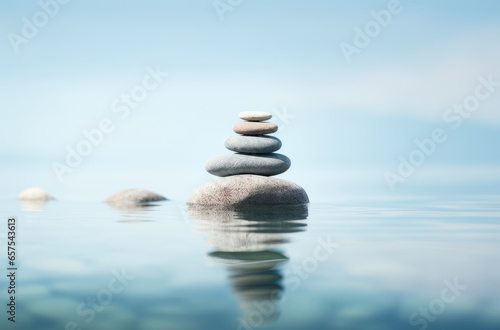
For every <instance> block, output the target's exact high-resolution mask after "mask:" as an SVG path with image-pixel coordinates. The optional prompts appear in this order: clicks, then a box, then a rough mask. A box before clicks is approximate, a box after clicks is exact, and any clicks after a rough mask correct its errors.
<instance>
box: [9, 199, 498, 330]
mask: <svg viewBox="0 0 500 330" xmlns="http://www.w3.org/2000/svg"><path fill="white" fill-rule="evenodd" d="M0 205H1V210H2V211H3V212H9V213H3V212H2V213H3V214H2V217H3V218H4V219H5V220H4V226H2V227H1V228H0V244H1V251H2V252H1V256H0V260H1V264H0V266H1V267H3V268H4V269H6V267H7V258H6V236H7V234H6V230H7V226H6V219H7V217H8V216H11V215H15V216H17V217H18V222H19V225H18V226H19V229H18V274H17V299H16V301H17V316H16V323H15V324H12V323H11V322H8V321H7V313H6V312H5V310H6V307H4V311H3V312H2V314H1V315H3V316H2V317H1V319H0V328H1V329H11V328H12V329H109V330H113V329H499V328H500V299H499V297H500V285H499V284H500V253H499V252H498V251H500V202H499V200H498V199H494V198H484V199H474V200H468V201H464V200H460V201H457V200H452V201H439V200H432V199H421V200H417V201H403V202H401V201H398V202H392V201H384V202H380V201H378V202H375V201H370V202H362V201H359V202H349V203H342V204H335V205H333V204H331V205H329V204H310V205H307V206H296V207H280V208H251V209H248V208H246V209H245V208H243V209H236V210H214V209H199V208H194V209H193V208H187V206H185V204H183V203H180V202H174V201H167V202H161V203H157V204H155V205H150V206H144V207H112V206H109V205H107V204H105V203H76V202H65V201H53V202H49V203H47V204H36V203H35V204H33V203H21V202H19V201H17V200H3V201H1V202H0ZM5 271H6V270H5ZM0 282H1V288H2V291H3V292H2V293H1V294H0V297H1V299H2V306H6V303H7V302H8V301H7V299H8V295H7V292H6V291H7V286H8V279H7V277H6V276H3V277H2V278H1V279H0Z"/></svg>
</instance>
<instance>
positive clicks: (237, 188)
mask: <svg viewBox="0 0 500 330" xmlns="http://www.w3.org/2000/svg"><path fill="white" fill-rule="evenodd" d="M239 117H240V118H241V119H242V120H244V121H243V122H239V123H237V124H236V125H234V127H233V131H234V132H235V133H237V134H239V135H237V136H233V137H230V138H229V139H227V140H226V143H225V147H226V148H227V149H229V150H231V151H234V152H235V153H234V154H228V155H221V156H217V157H214V158H212V159H210V160H209V161H208V162H207V163H206V165H205V169H206V170H207V172H209V173H210V174H213V175H215V176H219V177H222V179H218V180H215V181H212V182H210V183H208V184H205V185H203V186H201V187H200V188H198V190H197V191H195V193H194V194H193V195H192V196H191V198H190V199H189V201H188V203H189V204H200V205H289V204H305V203H308V202H309V199H308V197H307V194H306V192H305V191H304V189H303V188H302V187H300V186H298V185H296V184H295V183H293V182H290V181H286V180H282V179H276V178H271V176H274V175H278V174H282V173H284V172H286V171H287V170H288V169H289V168H290V165H291V161H290V159H289V158H288V157H287V156H285V155H282V154H279V153H275V152H276V151H278V150H279V149H281V146H282V143H281V141H280V139H278V138H276V137H274V136H271V135H269V134H273V133H276V132H277V131H278V126H277V125H276V124H274V123H271V122H268V121H267V120H269V119H271V118H272V115H271V114H270V113H267V112H254V111H252V112H243V113H240V115H239Z"/></svg>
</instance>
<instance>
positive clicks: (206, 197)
mask: <svg viewBox="0 0 500 330" xmlns="http://www.w3.org/2000/svg"><path fill="white" fill-rule="evenodd" d="M306 203H309V197H308V196H307V193H306V192H305V190H304V189H303V188H302V187H301V186H299V185H297V184H295V183H293V182H291V181H287V180H283V179H276V178H270V177H265V176H260V175H235V176H230V177H226V178H222V179H217V180H214V181H212V182H209V183H207V184H204V185H203V186H201V187H199V188H198V189H197V190H196V191H195V192H194V193H193V195H192V196H191V198H189V200H188V204H190V205H214V206H226V205H296V204H306Z"/></svg>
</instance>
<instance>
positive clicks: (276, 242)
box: [188, 205, 308, 328]
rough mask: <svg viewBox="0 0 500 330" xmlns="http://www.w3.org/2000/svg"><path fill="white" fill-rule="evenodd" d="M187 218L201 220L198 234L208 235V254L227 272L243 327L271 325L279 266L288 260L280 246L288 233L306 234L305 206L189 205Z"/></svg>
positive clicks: (280, 288) (277, 296)
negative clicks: (212, 248)
mask: <svg viewBox="0 0 500 330" xmlns="http://www.w3.org/2000/svg"><path fill="white" fill-rule="evenodd" d="M188 214H189V216H190V218H192V219H195V220H199V221H198V222H197V225H196V227H197V230H198V231H199V232H201V233H203V234H205V235H207V236H208V238H207V244H208V245H210V246H213V247H214V248H215V251H213V252H211V253H209V257H210V258H212V260H213V261H215V262H216V263H218V264H222V265H223V266H225V267H226V269H227V270H228V272H229V276H228V280H229V282H230V283H231V285H232V287H233V289H234V292H235V293H236V294H237V295H238V300H239V305H240V308H241V310H242V312H243V317H242V323H246V324H247V325H249V326H250V327H253V328H255V327H258V326H263V325H266V324H270V323H272V322H273V321H275V320H276V319H277V318H278V317H279V314H280V310H279V303H278V300H279V299H280V297H281V296H282V294H283V291H284V290H285V289H286V288H284V287H283V285H282V280H283V275H282V273H281V265H282V264H283V263H284V262H286V261H287V260H288V257H287V256H286V255H285V254H284V252H283V251H282V245H283V244H284V243H286V242H288V240H289V238H288V236H289V235H288V234H291V233H297V232H301V231H305V230H306V226H307V224H306V223H304V221H301V220H305V219H307V217H308V209H307V205H297V206H266V207H261V206H258V207H257V206H252V207H250V206H245V207H237V208H209V207H202V206H190V207H189V209H188Z"/></svg>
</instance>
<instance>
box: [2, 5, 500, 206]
mask: <svg viewBox="0 0 500 330" xmlns="http://www.w3.org/2000/svg"><path fill="white" fill-rule="evenodd" d="M42 2H43V3H46V2H49V1H48V0H47V1H42ZM389 2H390V1H356V2H354V1H326V0H325V1H319V0H312V1H311V0H308V1H280V0H278V1H264V0H260V1H259V0H252V1H249V0H247V1H242V4H241V5H239V6H236V7H235V8H234V10H232V11H230V12H226V13H225V15H224V20H220V19H219V16H218V14H217V12H216V10H215V9H214V7H213V3H212V1H210V0H207V1H205V0H203V1H202V0H199V1H194V0H190V1H186V0H182V1H180V0H179V1H111V0H110V1H78V0H73V1H70V2H69V3H68V4H65V5H60V8H59V11H58V13H57V14H56V15H55V16H54V17H52V18H50V19H49V21H48V24H47V25H45V26H43V27H40V28H39V31H38V33H37V34H36V35H35V36H34V37H33V38H32V39H29V42H28V43H27V44H23V45H21V46H20V48H19V52H17V53H16V52H14V50H13V49H12V47H11V44H10V43H9V39H8V34H9V33H16V34H20V35H21V34H22V33H21V31H22V27H23V17H26V18H28V19H29V20H32V17H33V15H34V14H36V13H37V12H39V11H40V10H41V7H40V4H39V3H38V2H37V1H23V2H17V1H4V2H2V4H0V35H1V36H3V37H2V38H0V48H1V52H0V63H1V75H0V86H1V89H0V99H1V101H2V120H1V122H0V130H1V132H2V138H1V142H0V163H1V165H0V166H1V168H0V171H1V172H0V179H1V181H2V186H1V191H0V197H3V198H8V197H11V196H15V195H16V194H17V193H18V192H19V191H21V190H23V189H24V188H26V187H28V186H33V185H35V186H42V187H44V188H46V189H47V190H49V192H52V193H53V194H54V195H56V197H59V198H68V199H89V200H92V199H97V200H99V199H102V198H104V197H106V196H107V195H109V194H111V193H113V192H114V191H116V190H119V189H123V188H128V187H143V188H148V189H152V190H156V191H159V192H161V193H164V194H165V195H167V196H168V197H171V198H174V199H178V200H183V199H187V198H188V197H189V194H190V193H191V192H192V191H193V190H194V189H195V188H196V187H197V186H198V185H200V184H203V183H205V182H207V181H209V180H211V179H212V178H211V177H210V176H209V175H208V174H206V172H205V171H204V163H205V161H206V160H207V159H208V158H210V157H212V156H216V155H219V154H222V153H225V152H229V151H227V150H225V149H224V147H223V144H224V140H225V139H226V138H227V137H230V136H232V135H233V133H232V130H231V128H232V125H233V124H234V123H235V122H236V121H238V117H237V115H238V113H239V112H241V111H249V110H258V111H270V112H273V113H274V114H275V115H276V114H277V113H281V112H283V109H286V111H288V112H289V113H291V114H293V115H295V116H296V117H295V118H293V119H289V120H288V122H286V121H283V120H281V119H280V118H279V116H278V117H276V116H275V120H276V122H277V123H278V124H280V126H281V128H282V129H281V130H280V132H278V135H277V136H278V137H280V138H281V139H282V141H283V145H284V146H283V149H282V151H281V152H282V153H284V154H286V155H288V156H289V157H290V158H291V159H292V168H291V170H290V171H289V172H287V173H286V174H285V175H283V176H281V177H283V178H287V179H290V180H293V181H296V182H297V183H299V184H301V185H303V186H304V187H305V188H306V189H307V191H308V192H309V194H310V195H311V197H312V198H311V199H312V200H313V201H335V199H336V198H339V196H347V195H354V196H359V195H376V196H382V195H383V196H389V197H391V196H392V197H397V196H401V195H407V194H412V195H415V194H418V195H420V194H422V195H429V194H437V193H439V194H457V193H461V194H491V193H500V189H499V183H500V166H499V161H500V156H499V155H500V154H499V153H498V147H497V145H498V142H500V130H499V128H500V115H499V111H498V109H499V106H500V90H499V91H498V92H494V93H492V95H491V97H489V98H488V99H487V100H485V101H481V103H480V105H479V108H478V110H477V111H475V112H474V113H473V115H472V116H471V117H470V118H467V119H466V120H464V122H463V125H462V126H460V128H459V129H456V130H453V129H451V125H450V123H446V122H444V121H443V114H444V113H445V112H446V111H447V110H448V109H451V108H452V106H453V104H455V103H457V102H461V101H462V100H463V99H464V98H466V97H467V96H469V95H471V94H473V93H474V91H475V88H476V86H477V85H478V83H479V82H478V77H480V76H483V77H488V76H489V75H493V77H494V79H497V81H500V63H499V61H500V60H499V58H500V45H499V44H498V42H497V40H498V36H499V35H500V21H499V20H498V13H499V12H500V3H499V2H498V1H460V2H458V3H457V2H453V1H439V2H438V3H436V1H430V0H427V1H425V0H420V1H409V0H407V1H404V0H402V1H401V2H400V3H401V4H400V7H401V8H402V10H401V12H400V13H399V14H395V15H393V16H392V19H391V22H390V23H389V24H388V25H387V26H386V27H383V28H381V31H380V33H379V34H378V35H376V36H375V37H373V38H372V40H371V42H370V44H369V45H368V46H367V47H366V48H363V49H361V52H360V53H359V54H356V55H354V56H353V57H352V61H351V62H350V63H348V62H347V61H346V59H345V58H344V56H343V54H342V51H341V49H340V46H339V44H340V43H342V42H346V43H350V44H352V43H353V39H354V37H355V28H356V27H360V28H364V26H365V24H367V23H368V22H369V21H371V20H373V17H372V16H371V14H370V13H371V11H372V10H375V11H377V12H378V11H380V10H384V9H386V8H387V7H388V3H389ZM158 65H159V66H160V68H161V69H162V70H164V71H167V72H168V73H169V77H168V78H167V79H165V81H164V82H163V83H161V84H160V85H159V86H158V88H156V89H155V90H154V91H152V92H150V93H149V94H148V96H147V98H146V99H145V100H144V101H143V102H141V103H140V104H139V105H138V106H137V108H136V109H133V110H131V112H130V115H129V116H128V117H127V118H126V119H124V120H121V119H120V118H119V116H118V114H117V113H115V112H113V111H112V106H113V103H114V101H115V100H117V99H118V98H119V97H120V95H122V94H124V93H130V91H131V90H132V89H133V88H134V87H136V86H137V85H138V84H141V83H142V79H143V77H144V75H145V74H146V73H147V69H146V68H147V67H152V68H154V67H156V66H158ZM495 77H496V78H495ZM103 118H109V119H110V120H111V121H112V122H113V124H114V126H115V130H114V131H113V132H112V133H111V134H109V135H106V136H105V138H104V140H103V143H102V144H101V145H99V146H98V147H97V148H95V150H94V151H93V152H92V153H91V154H90V155H89V156H88V157H85V158H84V160H83V162H82V164H81V165H80V166H78V167H77V168H76V169H75V170H74V172H73V173H71V174H68V175H67V177H66V178H65V180H64V182H62V183H61V182H59V181H58V180H57V177H56V176H55V174H54V173H53V171H52V168H51V164H52V162H54V161H57V162H64V158H65V156H66V148H67V147H68V146H70V147H75V146H76V145H77V144H78V143H79V142H80V141H81V140H82V139H83V138H84V136H83V134H82V131H83V130H87V131H88V130H91V129H93V128H95V127H97V126H98V125H99V122H100V121H101V120H102V119H103ZM439 127H441V128H443V129H445V130H446V132H447V133H448V135H449V138H448V140H447V141H446V142H445V143H444V144H442V145H440V146H439V147H438V148H437V149H436V152H435V153H433V154H432V155H430V156H429V157H428V158H427V159H426V161H425V163H424V164H423V165H422V166H421V167H419V168H418V169H417V170H416V171H415V174H414V175H412V176H411V177H409V178H408V179H407V180H405V182H404V183H402V184H400V185H398V188H397V190H396V192H392V191H391V190H390V189H389V188H388V185H387V183H386V182H385V180H384V173H385V172H386V171H395V170H396V168H397V166H398V164H399V161H398V157H399V156H403V157H407V156H408V155H409V154H410V153H411V152H412V151H413V150H414V149H415V144H414V142H413V141H414V140H415V139H425V138H428V137H429V136H430V135H431V132H432V131H433V130H434V129H435V128H439Z"/></svg>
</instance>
